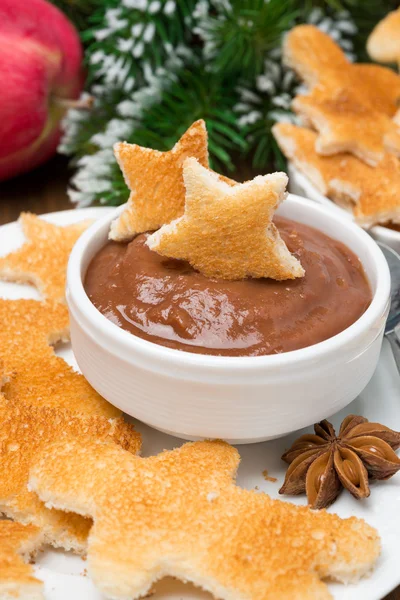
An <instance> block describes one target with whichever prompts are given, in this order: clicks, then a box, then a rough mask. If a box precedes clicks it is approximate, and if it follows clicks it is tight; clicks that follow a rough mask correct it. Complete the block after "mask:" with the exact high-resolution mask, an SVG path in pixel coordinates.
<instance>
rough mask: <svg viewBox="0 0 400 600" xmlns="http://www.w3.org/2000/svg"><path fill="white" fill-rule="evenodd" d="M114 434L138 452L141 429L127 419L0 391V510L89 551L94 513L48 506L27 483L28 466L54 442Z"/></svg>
mask: <svg viewBox="0 0 400 600" xmlns="http://www.w3.org/2000/svg"><path fill="white" fill-rule="evenodd" d="M93 438H95V439H98V440H107V439H108V440H110V441H112V442H113V443H116V444H120V445H121V446H123V447H124V448H125V449H126V450H129V451H130V452H134V453H136V452H138V451H139V449H140V445H141V440H140V435H139V434H138V433H137V432H135V431H134V429H133V427H132V426H131V425H128V424H127V423H125V422H124V421H123V420H122V419H112V420H110V419H108V418H107V417H103V416H92V417H87V416H82V415H77V414H73V413H71V412H70V411H67V410H62V409H54V408H48V407H41V408H39V407H36V406H28V405H25V404H24V403H23V402H18V403H16V402H12V401H8V400H6V399H5V398H4V396H1V395H0V513H1V512H3V513H4V514H5V515H6V516H7V517H9V518H12V519H14V520H16V521H19V522H20V523H24V524H33V525H36V526H37V527H39V528H40V530H41V532H42V533H43V535H44V539H45V541H46V542H47V543H49V544H52V545H53V546H56V547H62V548H65V549H66V550H73V551H75V552H78V553H84V552H85V550H86V540H87V535H88V533H89V530H90V527H91V521H90V519H84V518H82V517H80V516H78V515H75V514H67V513H64V512H61V511H56V510H49V509H48V508H46V507H45V506H44V504H43V503H42V502H41V501H40V500H39V499H38V497H37V496H36V494H34V493H33V492H30V491H29V490H28V488H27V484H28V476H29V469H30V467H31V465H32V464H34V462H35V461H36V459H37V457H38V455H39V454H41V455H42V454H43V453H44V454H46V453H47V448H48V446H49V444H50V443H51V442H54V441H56V440H60V441H61V443H63V444H65V445H68V444H69V443H70V441H71V440H73V439H75V440H76V439H81V440H82V441H83V443H84V441H85V440H90V439H93Z"/></svg>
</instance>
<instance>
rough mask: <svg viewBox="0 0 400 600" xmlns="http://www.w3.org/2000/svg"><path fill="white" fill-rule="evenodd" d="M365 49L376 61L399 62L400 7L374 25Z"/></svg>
mask: <svg viewBox="0 0 400 600" xmlns="http://www.w3.org/2000/svg"><path fill="white" fill-rule="evenodd" d="M367 51H368V54H369V55H370V57H371V58H372V59H373V60H376V61H377V62H382V63H397V64H400V8H398V9H397V10H394V11H392V12H390V13H389V14H387V15H386V17H384V18H383V19H382V21H379V23H378V24H377V25H376V26H375V27H374V29H373V30H372V33H371V34H370V36H369V38H368V41H367Z"/></svg>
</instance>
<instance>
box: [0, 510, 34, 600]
mask: <svg viewBox="0 0 400 600" xmlns="http://www.w3.org/2000/svg"><path fill="white" fill-rule="evenodd" d="M42 543H43V535H42V533H41V531H40V529H39V528H38V527H35V526H34V525H21V524H20V523H13V522H12V521H1V520H0V598H2V599H3V600H11V599H12V598H15V599H16V600H18V599H19V600H43V598H44V596H43V583H42V582H41V581H39V580H38V579H36V577H34V575H33V569H32V567H31V566H30V565H29V564H27V561H29V559H30V558H31V556H32V555H33V554H34V553H35V552H37V550H39V549H40V547H41V546H42Z"/></svg>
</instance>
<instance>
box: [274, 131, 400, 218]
mask: <svg viewBox="0 0 400 600" xmlns="http://www.w3.org/2000/svg"><path fill="white" fill-rule="evenodd" d="M272 131H273V134H274V136H275V139H276V140H277V142H278V144H279V146H280V148H281V150H282V151H283V153H284V154H285V156H286V157H287V158H288V159H289V160H291V161H292V162H293V164H294V165H295V166H296V167H297V168H298V169H299V171H301V172H302V173H304V175H306V177H308V179H309V180H310V181H311V182H312V183H313V184H314V186H315V187H316V188H317V190H319V191H320V192H321V193H322V194H324V195H326V196H329V197H330V198H332V200H334V201H335V202H336V203H337V204H339V205H341V206H343V207H344V208H346V209H347V210H349V211H352V212H353V214H354V216H355V219H356V221H357V222H358V223H359V224H360V225H362V226H363V227H366V228H368V227H371V226H372V225H376V224H378V223H389V222H392V223H400V164H399V161H398V159H397V158H396V157H395V156H393V155H391V154H389V153H385V154H384V157H383V159H382V161H381V162H380V163H379V164H378V165H377V166H376V167H370V166H368V165H366V164H365V163H364V162H362V161H361V160H358V159H357V158H356V157H354V156H352V155H351V154H343V153H342V154H336V155H334V156H320V155H319V154H318V153H317V152H316V150H315V142H316V138H317V134H316V133H315V132H314V131H311V130H310V129H305V128H302V127H297V126H296V125H292V124H289V123H280V124H277V125H274V127H273V129H272ZM397 188H399V189H397Z"/></svg>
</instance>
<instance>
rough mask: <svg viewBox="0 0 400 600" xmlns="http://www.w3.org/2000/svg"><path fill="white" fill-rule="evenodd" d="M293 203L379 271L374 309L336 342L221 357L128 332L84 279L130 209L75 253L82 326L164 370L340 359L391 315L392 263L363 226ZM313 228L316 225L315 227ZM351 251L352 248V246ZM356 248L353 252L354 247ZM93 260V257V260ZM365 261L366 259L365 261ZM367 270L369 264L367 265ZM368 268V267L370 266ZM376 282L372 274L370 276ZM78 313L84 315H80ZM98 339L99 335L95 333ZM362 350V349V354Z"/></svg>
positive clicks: (83, 240) (74, 295) (73, 276)
mask: <svg viewBox="0 0 400 600" xmlns="http://www.w3.org/2000/svg"><path fill="white" fill-rule="evenodd" d="M288 199H291V200H294V201H295V202H296V203H298V204H300V205H303V206H307V208H309V209H311V210H313V211H315V212H319V213H320V215H322V216H323V217H324V218H329V219H331V220H332V219H334V220H336V221H337V222H338V224H340V226H341V227H342V228H343V227H344V228H347V229H350V230H351V232H352V236H353V237H354V236H356V237H358V238H359V239H361V242H362V243H363V245H364V246H365V249H366V251H368V252H369V254H370V256H371V257H372V259H373V261H374V263H375V266H376V272H377V282H376V290H375V293H374V294H373V297H372V301H371V304H370V305H369V307H368V308H367V310H366V311H365V312H364V313H363V314H362V315H361V316H360V317H359V318H358V319H357V320H356V321H355V322H354V323H353V324H352V325H350V326H349V327H347V328H346V329H344V330H343V331H341V332H340V333H338V334H336V335H334V336H333V337H331V338H328V339H326V340H323V341H322V342H318V343H317V344H313V345H311V346H307V347H305V348H300V349H298V350H292V351H289V352H283V353H281V354H273V355H271V354H268V355H260V356H215V355H208V354H200V353H192V352H186V351H185V350H178V349H175V348H168V347H166V346H161V345H160V344H156V343H154V342H150V341H148V340H145V339H142V338H140V337H138V336H135V335H134V334H132V333H130V332H129V331H126V330H124V329H122V328H120V327H118V325H116V324H115V323H113V322H112V321H110V320H109V319H107V317H105V316H104V315H103V314H102V313H101V312H100V311H99V310H98V309H97V308H96V307H95V306H94V304H92V302H91V301H90V299H89V297H88V296H87V294H86V291H85V289H84V286H83V277H82V276H81V271H82V261H83V259H84V258H86V256H85V254H86V250H87V247H88V246H89V244H90V243H91V242H92V240H93V238H94V237H95V236H96V235H97V234H98V232H99V231H100V230H102V229H103V228H104V226H105V225H107V224H109V223H111V221H112V220H113V219H114V218H115V217H116V216H117V215H118V214H120V213H121V212H122V211H123V209H124V207H125V205H122V206H120V207H118V208H117V209H116V211H115V212H110V213H107V214H106V215H105V216H104V217H102V218H100V219H99V220H97V221H95V223H93V224H92V225H91V226H90V227H89V228H88V229H87V230H86V231H85V232H84V233H83V234H82V235H81V236H80V238H79V239H78V241H77V242H76V244H75V246H74V248H73V249H72V252H71V254H70V258H69V262H68V268H67V303H68V306H69V309H70V311H71V312H73V313H74V316H75V317H76V318H77V320H78V322H79V323H80V325H81V326H82V321H84V322H86V327H85V329H87V327H88V324H89V328H93V329H94V330H95V331H96V333H98V334H99V336H100V337H101V338H102V339H103V340H104V339H106V340H107V341H109V342H110V344H111V345H112V346H113V347H114V348H115V347H116V346H117V347H118V350H122V351H123V354H122V356H121V360H128V361H129V358H128V357H129V353H131V354H133V353H139V354H140V355H141V357H142V358H145V359H147V360H153V361H156V360H158V361H160V362H161V363H163V364H164V367H165V366H167V365H168V364H169V365H171V366H172V365H175V366H176V365H177V364H178V363H179V364H180V366H181V367H182V366H188V367H190V366H193V367H198V368H200V369H204V368H205V369H211V370H215V369H219V370H227V371H232V368H233V369H234V370H237V369H240V370H241V372H243V371H246V372H252V371H258V370H260V369H261V370H265V369H270V368H271V369H274V370H275V369H277V368H282V367H288V366H299V365H301V364H304V362H309V361H311V362H314V361H315V360H319V361H320V360H321V359H322V358H324V357H326V356H329V355H332V354H335V353H336V354H337V353H338V352H340V351H341V350H343V348H344V347H346V346H347V345H348V344H349V343H351V342H354V340H356V339H357V338H358V337H359V336H362V335H363V334H365V332H367V331H368V330H369V328H370V327H371V326H372V325H373V324H374V323H375V322H376V320H377V319H379V318H380V317H381V316H382V315H383V314H384V312H385V311H386V310H387V308H388V305H389V300H390V272H389V267H388V265H387V262H386V259H385V257H384V255H383V253H382V251H381V250H380V248H379V246H378V245H377V244H376V242H375V241H374V240H373V239H372V238H371V237H370V236H369V235H368V234H367V233H366V232H365V231H364V230H363V229H361V228H360V227H359V226H358V225H356V224H355V223H354V222H353V221H351V220H349V218H348V217H347V216H343V215H341V214H339V213H338V212H336V211H332V209H331V208H330V207H327V206H325V205H322V204H318V203H316V202H313V201H312V200H309V199H306V198H303V197H301V196H298V195H296V194H290V193H289V194H288ZM311 226H313V225H311ZM349 247H350V245H349ZM350 249H351V247H350ZM91 258H92V257H91ZM360 260H361V262H363V261H362V259H360ZM363 266H364V265H363ZM364 268H365V267H364ZM366 275H367V278H368V280H369V282H370V277H369V274H368V273H366ZM76 311H78V315H77V312H76ZM91 335H92V337H93V333H91ZM359 351H360V347H359V346H357V353H359Z"/></svg>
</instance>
